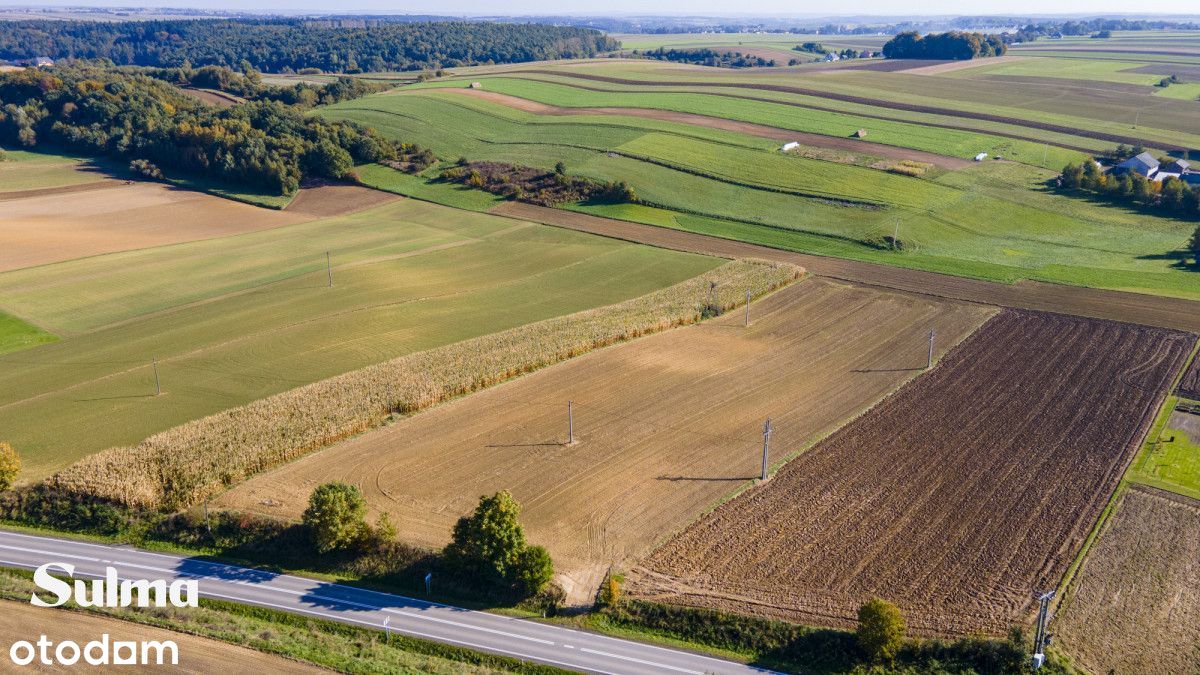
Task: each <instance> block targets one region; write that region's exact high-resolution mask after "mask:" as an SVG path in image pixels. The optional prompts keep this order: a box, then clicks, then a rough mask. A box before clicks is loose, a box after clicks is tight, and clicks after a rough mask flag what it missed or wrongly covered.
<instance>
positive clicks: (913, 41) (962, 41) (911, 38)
mask: <svg viewBox="0 0 1200 675" xmlns="http://www.w3.org/2000/svg"><path fill="white" fill-rule="evenodd" d="M1007 51H1008V46H1007V45H1005V44H1004V40H1003V39H1002V38H1001V37H1000V36H999V35H984V34H982V33H965V32H962V31H949V32H946V33H930V34H928V35H926V36H924V37H921V34H920V33H918V32H916V31H908V32H906V33H900V34H899V35H897V36H896V37H894V38H892V39H891V40H888V41H887V42H886V43H885V44H884V45H883V55H884V56H885V57H886V58H889V59H944V60H955V61H965V60H968V59H974V58H979V57H987V56H1004V53H1005V52H1007Z"/></svg>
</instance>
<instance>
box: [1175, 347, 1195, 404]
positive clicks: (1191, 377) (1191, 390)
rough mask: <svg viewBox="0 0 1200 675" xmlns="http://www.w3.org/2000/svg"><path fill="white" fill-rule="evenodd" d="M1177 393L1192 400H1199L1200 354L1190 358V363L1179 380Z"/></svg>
mask: <svg viewBox="0 0 1200 675" xmlns="http://www.w3.org/2000/svg"><path fill="white" fill-rule="evenodd" d="M1179 394H1180V395H1181V396H1184V397H1186V398H1190V399H1192V400H1193V401H1200V355H1198V356H1197V357H1196V358H1194V359H1192V365H1191V366H1190V367H1189V368H1188V369H1187V372H1186V373H1184V375H1183V379H1182V380H1180V382H1179Z"/></svg>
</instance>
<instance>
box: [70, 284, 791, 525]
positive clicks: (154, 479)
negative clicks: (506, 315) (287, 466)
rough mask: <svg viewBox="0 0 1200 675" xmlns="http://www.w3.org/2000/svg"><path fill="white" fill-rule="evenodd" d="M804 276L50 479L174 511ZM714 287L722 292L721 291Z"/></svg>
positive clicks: (546, 336)
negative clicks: (401, 418)
mask: <svg viewBox="0 0 1200 675" xmlns="http://www.w3.org/2000/svg"><path fill="white" fill-rule="evenodd" d="M801 274H802V270H801V269H800V268H798V267H795V266H792V265H787V264H781V263H767V262H762V261H753V260H738V261H733V262H729V263H726V264H725V265H722V266H721V267H718V268H716V269H715V270H713V271H711V272H709V273H707V274H704V275H702V276H699V277H696V278H694V279H689V280H687V281H685V282H682V283H679V284H676V285H674V286H671V287H669V288H665V289H662V290H660V291H656V292H654V293H650V294H648V295H644V296H641V297H638V298H634V299H632V300H628V301H625V302H622V303H618V304H615V305H609V306H607V307H600V308H596V309H591V310H587V311H584V312H578V313H576V314H570V315H567V316H562V317H556V318H553V319H547V320H545V321H540V322H537V323H532V324H528V325H525V326H520V327H518V328H513V329H511V330H507V331H503V332H500V333H494V334H491V335H485V336H482V337H479V338H475V339H471V340H466V341H464V342H459V343H456V344H452V345H446V346H443V347H438V348H436V349H431V350H428V351H424V352H418V353H415V354H408V355H405V356H402V357H399V358H396V359H393V360H391V361H386V362H384V363H380V364H376V365H373V366H368V367H366V368H362V369H359V370H356V371H352V372H349V373H345V374H343V375H338V376H336V377H332V378H329V379H326V380H322V381H320V382H314V383H312V384H309V385H306V386H303V387H299V388H297V389H293V390H290V391H286V392H283V393H280V394H276V395H274V396H270V397H268V398H264V399H261V400H258V401H255V402H253V403H249V404H247V405H244V406H241V407H239V408H233V409H231V410H226V411H224V412H220V413H217V414H215V415H210V416H209V417H205V418H202V419H198V420H194V421H192V422H188V423H186V424H182V425H180V426H177V427H174V428H172V429H168V430H166V431H163V432H161V433H158V434H155V435H154V436H151V437H149V438H147V439H146V440H144V441H142V442H141V443H139V444H137V445H136V446H133V447H116V448H109V449H107V450H104V451H102V452H99V453H97V454H95V455H91V456H89V457H86V458H84V459H82V460H80V461H79V462H76V463H75V464H73V465H71V466H69V467H67V468H66V469H64V470H63V471H61V472H60V473H58V474H56V475H55V476H52V477H51V478H50V479H48V480H49V482H50V483H51V484H52V485H53V486H54V487H57V488H58V489H61V490H65V491H67V492H71V493H74V494H77V495H80V496H85V497H92V498H97V499H104V500H108V501H113V502H117V503H121V504H125V505H128V506H133V507H140V508H149V509H162V510H176V509H184V508H188V507H191V506H194V505H196V504H199V503H201V502H203V501H204V500H206V499H208V498H210V497H213V496H215V495H217V494H220V493H221V492H223V491H225V490H226V489H228V488H229V487H230V486H232V485H234V484H236V483H238V482H240V481H243V480H245V479H246V478H248V477H250V476H253V475H255V474H257V473H260V472H262V471H266V470H268V469H271V468H273V467H275V466H278V465H280V464H282V463H284V462H288V461H290V460H293V459H296V458H297V457H300V456H302V455H305V454H307V453H310V452H313V451H315V450H318V449H320V448H324V447H326V446H329V445H331V444H333V443H336V442H337V441H339V440H342V439H344V438H347V437H349V436H353V435H356V434H359V433H362V432H364V431H366V430H368V429H370V428H372V427H375V426H378V425H380V424H383V423H384V422H386V421H387V419H388V418H389V417H390V416H391V415H394V414H411V413H414V412H417V411H419V410H422V409H425V408H428V407H429V406H432V405H436V404H438V403H441V402H443V401H446V400H449V399H451V398H454V397H456V396H462V395H464V394H469V393H471V392H473V391H476V390H479V389H482V388H484V387H489V386H491V385H494V384H497V383H500V382H503V381H505V380H508V379H511V378H514V377H517V376H520V375H523V374H525V373H530V372H533V371H535V370H538V369H539V368H544V367H546V366H549V365H552V364H555V363H558V362H560V361H563V360H565V359H569V358H572V357H574V356H578V355H580V354H583V353H586V352H588V351H591V350H593V349H598V348H601V347H605V346H607V345H611V344H614V343H617V342H621V341H624V340H630V339H634V338H637V337H640V336H643V335H648V334H651V333H656V332H659V331H663V330H667V329H670V328H673V327H676V326H683V325H687V324H690V323H695V322H697V321H699V320H701V318H702V316H703V315H704V314H707V313H709V312H707V311H706V309H707V308H709V307H710V306H711V307H712V308H714V309H718V310H719V311H727V310H729V309H732V308H734V307H736V306H738V305H741V304H743V303H744V302H745V299H746V292H747V291H749V292H750V294H751V295H752V296H754V297H758V296H762V295H765V294H767V293H769V292H771V291H773V290H775V289H777V288H779V287H781V286H783V285H786V284H788V283H790V282H791V281H794V280H795V279H798V278H799V277H800V276H801ZM714 284H715V286H714Z"/></svg>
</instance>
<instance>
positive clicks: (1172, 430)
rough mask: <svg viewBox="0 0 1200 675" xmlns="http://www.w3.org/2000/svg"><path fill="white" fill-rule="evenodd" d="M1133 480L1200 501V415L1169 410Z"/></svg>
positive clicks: (1132, 474)
mask: <svg viewBox="0 0 1200 675" xmlns="http://www.w3.org/2000/svg"><path fill="white" fill-rule="evenodd" d="M1129 479H1130V480H1132V481H1135V482H1138V483H1142V484H1145V485H1150V486H1152V487H1156V488H1160V489H1162V490H1168V491H1170V492H1175V493H1178V494H1182V495H1186V496H1188V497H1191V498H1193V499H1200V414H1196V413H1194V412H1189V411H1188V410H1184V409H1176V410H1171V411H1169V412H1168V413H1167V416H1166V420H1165V423H1164V424H1163V425H1162V430H1161V432H1160V433H1159V434H1158V436H1157V438H1156V439H1155V441H1154V442H1153V443H1152V444H1151V445H1150V446H1149V447H1148V448H1147V449H1146V451H1145V455H1144V456H1143V457H1140V458H1139V459H1138V462H1137V463H1136V464H1135V465H1134V468H1133V469H1132V470H1131V471H1130V475H1129Z"/></svg>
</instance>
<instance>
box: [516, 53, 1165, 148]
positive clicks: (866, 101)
mask: <svg viewBox="0 0 1200 675" xmlns="http://www.w3.org/2000/svg"><path fill="white" fill-rule="evenodd" d="M510 72H512V73H514V74H516V73H530V74H536V75H556V76H560V77H569V78H577V79H581V80H591V81H595V82H607V83H610V84H625V85H634V86H639V87H648V86H654V87H693V88H695V87H723V88H733V89H751V90H759V91H777V92H782V93H788V94H798V95H801V96H814V97H818V98H825V99H831V100H834V101H845V102H847V103H856V104H860V105H869V106H875V107H878V108H890V109H893V110H906V111H909V112H918V113H927V114H931V115H946V116H950V117H958V118H965V119H976V120H983V121H985V122H1001V123H1003V124H1013V125H1017V126H1022V127H1030V128H1033V129H1042V130H1045V131H1053V132H1055V133H1061V134H1069V135H1072V136H1082V137H1084V138H1094V139H1097V140H1101V141H1107V142H1110V143H1125V144H1128V145H1146V144H1148V145H1151V146H1153V147H1158V148H1162V149H1164V150H1168V151H1183V150H1184V149H1185V148H1184V147H1183V146H1172V145H1164V144H1163V143H1162V142H1161V141H1154V140H1147V139H1145V138H1140V137H1137V136H1127V135H1124V134H1112V133H1107V132H1103V131H1093V130H1090V129H1080V128H1078V127H1070V126H1065V125H1061V124H1051V123H1049V122H1039V121H1037V120H1035V119H1030V118H1018V117H1007V116H1004V115H994V114H991V113H981V112H974V111H970V110H960V109H957V108H942V107H937V106H930V105H918V104H915V103H903V102H900V101H891V100H887V99H880V98H871V97H869V96H856V95H854V94H843V93H839V92H832V91H826V90H823V89H813V88H811V87H796V86H791V85H782V84H761V83H752V82H696V81H691V80H633V79H627V78H621V77H612V76H608V75H594V74H591V73H580V72H567V71H561V70H543V69H534V68H531V69H528V70H514V71H510ZM739 98H740V97H739ZM771 102H772V103H779V104H782V105H793V104H794V105H798V106H799V107H805V108H811V107H813V106H809V105H805V104H799V103H791V102H787V101H777V100H771ZM841 112H844V111H841ZM923 124H924V123H923ZM924 126H943V125H938V124H924ZM988 133H992V134H995V133H996V132H993V131H988ZM996 135H1001V136H1004V135H1007V134H996ZM1030 140H1036V139H1030ZM1037 142H1039V143H1040V142H1043V141H1040V140H1037ZM1060 147H1066V146H1060Z"/></svg>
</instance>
